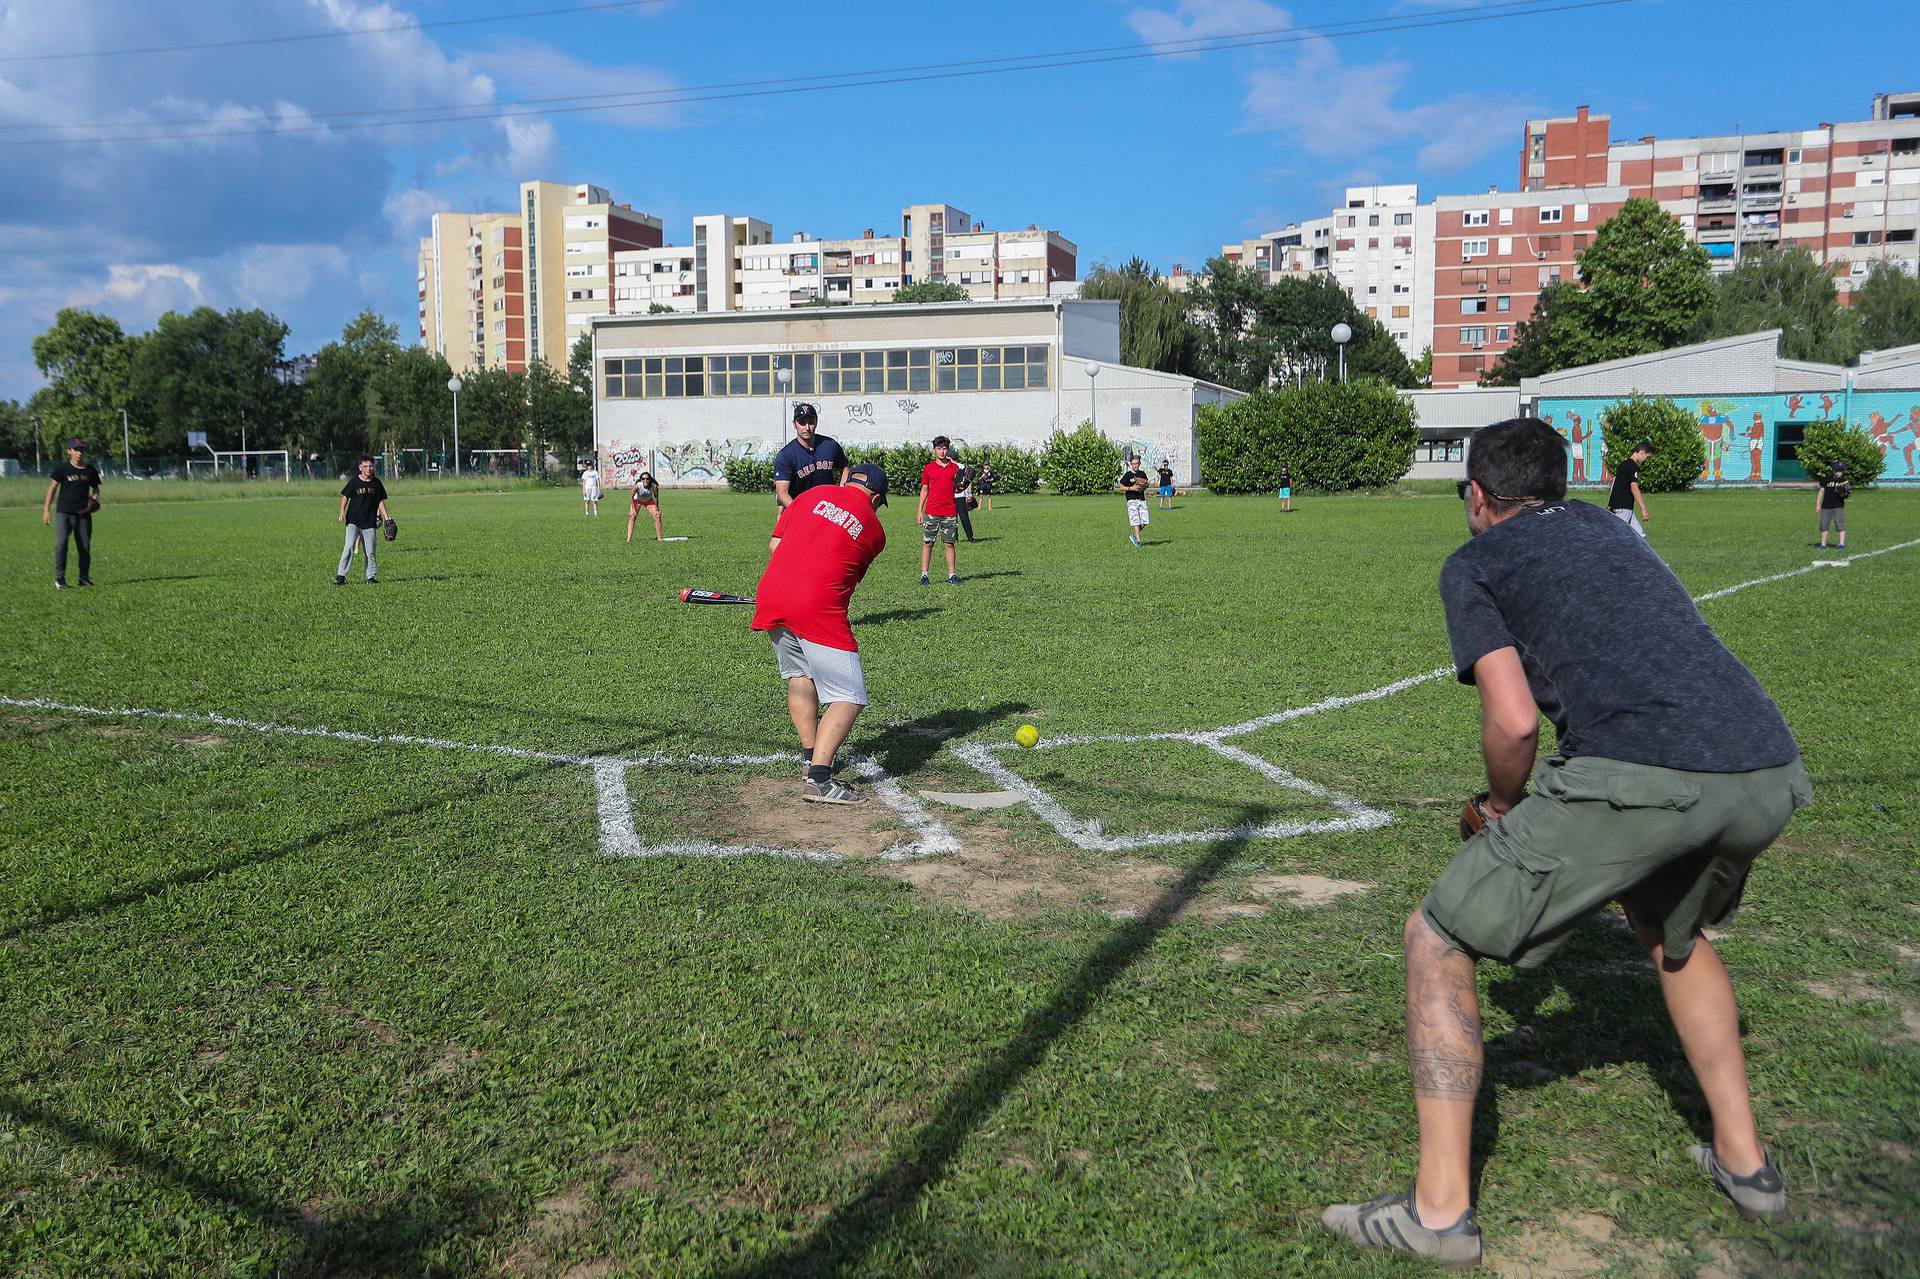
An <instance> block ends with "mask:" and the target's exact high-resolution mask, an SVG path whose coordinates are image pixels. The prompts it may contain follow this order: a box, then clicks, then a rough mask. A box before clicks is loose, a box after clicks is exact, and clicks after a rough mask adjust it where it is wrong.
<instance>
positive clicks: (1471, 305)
mask: <svg viewBox="0 0 1920 1279" xmlns="http://www.w3.org/2000/svg"><path fill="white" fill-rule="evenodd" d="M1486 311H1487V300H1486V299H1485V298H1461V299H1460V314H1462V315H1485V314H1486Z"/></svg>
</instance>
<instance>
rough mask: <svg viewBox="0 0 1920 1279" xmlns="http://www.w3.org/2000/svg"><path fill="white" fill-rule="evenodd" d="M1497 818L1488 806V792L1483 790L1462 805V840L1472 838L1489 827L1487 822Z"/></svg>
mask: <svg viewBox="0 0 1920 1279" xmlns="http://www.w3.org/2000/svg"><path fill="white" fill-rule="evenodd" d="M1495 820H1497V819H1496V818H1495V817H1494V815H1493V812H1492V810H1491V809H1489V808H1488V807H1487V792H1485V791H1481V792H1480V793H1479V794H1478V795H1475V796H1474V797H1473V798H1472V799H1470V800H1468V801H1467V802H1466V803H1464V804H1462V805H1461V806H1460V839H1461V841H1462V842H1465V841H1466V840H1469V839H1472V838H1473V837H1474V836H1475V835H1478V834H1479V833H1480V832H1481V831H1483V830H1485V829H1486V828H1487V823H1488V822H1491V821H1495Z"/></svg>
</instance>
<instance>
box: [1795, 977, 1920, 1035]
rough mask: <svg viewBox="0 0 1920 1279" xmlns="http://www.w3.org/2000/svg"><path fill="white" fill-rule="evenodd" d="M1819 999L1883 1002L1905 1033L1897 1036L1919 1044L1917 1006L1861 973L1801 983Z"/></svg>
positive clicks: (1860, 1002)
mask: <svg viewBox="0 0 1920 1279" xmlns="http://www.w3.org/2000/svg"><path fill="white" fill-rule="evenodd" d="M1800 984H1801V985H1802V986H1804V987H1806V989H1807V990H1809V991H1811V992H1812V993H1813V994H1816V995H1818V996H1820V998H1822V999H1831V1000H1833V1001H1834V1002H1835V1003H1841V1004H1863V1003H1873V1004H1886V1005H1888V1006H1889V1007H1891V1008H1892V1009H1893V1010H1894V1011H1895V1012H1897V1013H1898V1014H1899V1015H1900V1024H1901V1025H1902V1026H1903V1027H1905V1033H1904V1034H1902V1035H1901V1036H1900V1038H1902V1039H1905V1040H1907V1041H1909V1042H1911V1043H1920V1006H1915V1004H1914V1002H1913V1001H1912V1000H1910V999H1906V998H1904V997H1902V996H1900V995H1897V994H1895V993H1894V992H1892V991H1890V990H1882V989H1880V988H1879V987H1878V986H1874V985H1872V984H1871V983H1869V982H1868V981H1867V978H1866V974H1864V973H1848V974H1846V975H1845V976H1844V977H1838V978H1835V979H1833V980H1831V981H1827V980H1817V981H1804V982H1801V983H1800Z"/></svg>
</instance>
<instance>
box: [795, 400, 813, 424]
mask: <svg viewBox="0 0 1920 1279" xmlns="http://www.w3.org/2000/svg"><path fill="white" fill-rule="evenodd" d="M793 420H794V421H796V422H818V421H819V420H820V413H819V410H817V409H815V408H814V407H813V405H811V404H809V403H807V402H806V401H805V400H801V401H799V402H798V403H796V404H795V405H794V406H793Z"/></svg>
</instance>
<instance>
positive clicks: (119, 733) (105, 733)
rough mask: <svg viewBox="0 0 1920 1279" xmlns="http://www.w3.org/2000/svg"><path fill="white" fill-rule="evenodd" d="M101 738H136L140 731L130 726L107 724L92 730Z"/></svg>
mask: <svg viewBox="0 0 1920 1279" xmlns="http://www.w3.org/2000/svg"><path fill="white" fill-rule="evenodd" d="M94 731H95V732H97V733H99V734H100V736H102V737H138V736H140V730H139V729H137V728H135V727H134V726H133V725H131V724H108V725H106V726H105V727H104V728H97V729H95V730H94Z"/></svg>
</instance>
